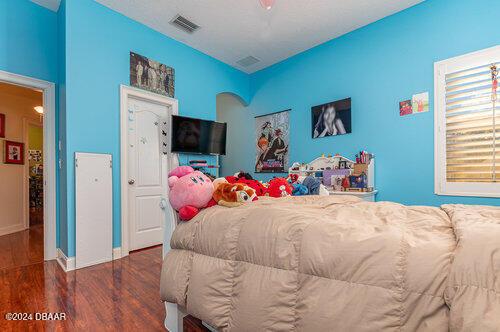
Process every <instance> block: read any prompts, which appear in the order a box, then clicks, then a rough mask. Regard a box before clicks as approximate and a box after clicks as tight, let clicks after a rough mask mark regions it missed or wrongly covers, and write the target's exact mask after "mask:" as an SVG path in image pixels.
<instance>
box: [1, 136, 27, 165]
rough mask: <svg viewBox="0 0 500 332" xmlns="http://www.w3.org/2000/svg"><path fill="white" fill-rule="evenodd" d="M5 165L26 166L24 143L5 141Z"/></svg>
mask: <svg viewBox="0 0 500 332" xmlns="http://www.w3.org/2000/svg"><path fill="white" fill-rule="evenodd" d="M5 163H6V164H18V165H23V164H24V143H20V142H12V141H5Z"/></svg>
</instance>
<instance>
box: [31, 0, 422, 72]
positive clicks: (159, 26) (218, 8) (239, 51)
mask: <svg viewBox="0 0 500 332" xmlns="http://www.w3.org/2000/svg"><path fill="white" fill-rule="evenodd" d="M32 1H36V2H42V1H45V2H56V1H58V0H32ZM96 1H97V2H99V3H101V4H103V5H105V6H107V7H109V8H111V9H113V10H115V11H117V12H120V13H122V14H124V15H125V16H128V17H130V18H132V19H134V20H136V21H139V22H141V23H143V24H145V25H147V26H149V27H151V28H153V29H155V30H157V31H159V32H161V33H163V34H165V35H167V36H170V37H172V38H174V39H176V40H178V41H181V42H183V43H185V44H187V45H189V46H191V47H193V48H195V49H197V50H200V51H202V52H204V53H206V54H208V55H211V56H213V57H214V58H217V59H219V60H221V61H223V62H225V63H227V64H229V65H231V66H233V67H236V68H238V69H241V70H242V71H245V72H247V73H252V72H255V71H257V70H260V69H262V68H265V67H268V66H270V65H272V64H274V63H277V62H279V61H281V60H284V59H286V58H288V57H290V56H293V55H295V54H297V53H300V52H302V51H305V50H307V49H309V48H311V47H314V46H316V45H319V44H321V43H324V42H326V41H328V40H330V39H333V38H336V37H338V36H341V35H343V34H346V33H348V32H350V31H353V30H356V29H358V28H360V27H362V26H365V25H367V24H369V23H372V22H374V21H377V20H379V19H381V18H383V17H386V16H389V15H391V14H394V13H396V12H398V11H401V10H403V9H406V8H408V7H411V6H413V5H415V4H418V3H420V2H422V1H424V0H276V3H275V5H274V7H273V8H272V9H271V10H269V11H266V10H265V9H264V8H262V7H261V6H260V4H259V0H205V1H200V0H96ZM176 14H181V15H182V16H184V17H186V18H188V19H190V20H191V21H193V22H194V23H196V24H198V25H199V26H200V27H201V28H200V29H199V30H198V31H196V32H195V33H193V34H188V33H186V32H184V31H181V30H178V29H177V28H176V27H174V26H172V25H171V24H170V23H169V22H170V21H171V20H172V18H173V17H174V16H175V15H176ZM247 56H254V57H256V58H258V59H259V60H260V62H258V63H257V64H254V65H252V66H249V67H247V68H244V67H241V66H239V65H238V64H237V63H236V62H237V61H238V60H240V59H242V58H245V57H247Z"/></svg>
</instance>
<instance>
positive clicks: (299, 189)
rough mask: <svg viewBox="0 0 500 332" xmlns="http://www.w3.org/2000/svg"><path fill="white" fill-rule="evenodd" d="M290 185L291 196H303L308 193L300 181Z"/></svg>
mask: <svg viewBox="0 0 500 332" xmlns="http://www.w3.org/2000/svg"><path fill="white" fill-rule="evenodd" d="M292 186H293V190H292V196H304V195H308V194H309V189H308V188H307V187H306V186H304V185H303V184H301V183H294V184H292Z"/></svg>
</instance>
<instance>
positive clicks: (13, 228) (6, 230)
mask: <svg viewBox="0 0 500 332" xmlns="http://www.w3.org/2000/svg"><path fill="white" fill-rule="evenodd" d="M25 229H26V227H24V224H22V223H21V224H15V225H10V226H6V227H2V228H0V236H2V235H7V234H11V233H15V232H20V231H24V230H25Z"/></svg>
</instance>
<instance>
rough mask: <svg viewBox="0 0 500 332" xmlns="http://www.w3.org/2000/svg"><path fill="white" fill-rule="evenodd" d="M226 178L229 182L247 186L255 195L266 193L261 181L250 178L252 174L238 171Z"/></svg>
mask: <svg viewBox="0 0 500 332" xmlns="http://www.w3.org/2000/svg"><path fill="white" fill-rule="evenodd" d="M226 180H227V182H229V183H242V184H245V185H247V186H249V187H250V188H252V189H253V190H254V191H255V194H256V195H257V196H264V195H265V194H266V193H267V188H266V187H265V186H264V185H263V184H262V183H261V182H259V181H257V180H254V179H252V176H251V175H250V174H248V173H244V172H239V173H236V174H235V175H234V176H226Z"/></svg>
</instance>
